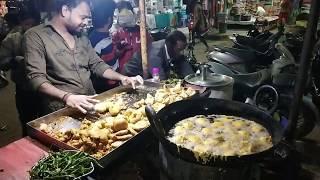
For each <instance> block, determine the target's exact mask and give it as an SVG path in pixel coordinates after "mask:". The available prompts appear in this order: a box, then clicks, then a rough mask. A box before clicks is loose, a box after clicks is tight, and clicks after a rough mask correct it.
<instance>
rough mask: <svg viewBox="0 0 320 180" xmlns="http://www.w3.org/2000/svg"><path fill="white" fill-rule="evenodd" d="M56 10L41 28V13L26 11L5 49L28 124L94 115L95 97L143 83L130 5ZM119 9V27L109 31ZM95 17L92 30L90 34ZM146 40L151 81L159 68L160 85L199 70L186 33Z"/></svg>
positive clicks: (0, 57)
mask: <svg viewBox="0 0 320 180" xmlns="http://www.w3.org/2000/svg"><path fill="white" fill-rule="evenodd" d="M51 8H52V10H51V19H50V20H49V21H48V22H46V23H42V24H39V22H40V19H39V18H40V16H39V14H38V13H36V12H35V11H28V10H27V9H25V10H21V11H20V12H19V16H18V17H19V24H18V25H17V26H16V27H14V28H12V29H14V30H11V31H10V33H9V34H8V35H7V36H6V37H5V39H4V40H3V41H2V43H1V47H0V68H1V70H9V69H11V72H12V75H11V78H12V80H13V82H15V85H16V89H15V90H16V91H15V93H16V107H17V109H18V113H19V119H20V121H21V123H22V124H23V125H24V126H25V124H26V123H27V122H28V121H31V120H33V119H35V118H37V117H39V116H43V115H45V114H48V113H51V112H53V111H56V110H58V109H60V108H63V107H65V106H69V107H73V108H77V109H78V110H79V111H81V112H83V113H87V112H88V111H91V110H92V109H93V107H94V104H95V103H97V102H98V101H97V100H96V99H95V98H94V97H95V95H96V93H101V92H104V91H106V90H109V89H111V88H114V87H116V86H118V85H120V84H123V85H132V86H133V87H134V86H136V85H137V84H141V83H143V81H144V79H143V78H142V77H141V75H142V62H141V61H142V59H141V53H140V46H141V42H140V27H139V25H138V24H137V18H136V17H137V16H136V15H135V12H134V11H133V8H132V6H131V4H130V3H128V2H121V3H118V4H116V3H115V2H113V1H104V0H96V1H94V2H93V3H91V2H90V0H55V1H54V5H52V7H51ZM115 9H118V11H119V13H118V17H117V22H118V27H117V28H116V31H114V32H113V33H110V28H111V27H112V26H113V24H114V23H113V22H114V11H115ZM90 18H92V24H93V27H92V29H90V30H89V32H88V33H83V32H84V29H85V28H86V27H88V25H89V19H90ZM147 42H148V43H147V44H148V71H149V76H148V77H144V78H145V79H148V78H151V73H152V69H153V68H158V69H159V73H160V74H159V75H160V79H161V80H164V79H167V78H169V77H170V76H171V75H172V74H175V75H176V76H178V77H184V76H186V75H188V74H191V73H194V72H193V70H192V68H191V66H190V64H188V63H187V62H186V60H185V58H184V56H183V51H184V49H185V48H186V46H187V38H186V36H185V35H184V34H183V33H182V32H180V31H173V32H171V33H170V34H169V35H168V36H167V38H166V39H165V40H161V41H155V42H153V41H152V38H151V36H150V35H149V36H148V41H147ZM24 133H25V132H24Z"/></svg>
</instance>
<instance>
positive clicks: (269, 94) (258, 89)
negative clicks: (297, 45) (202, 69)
mask: <svg viewBox="0 0 320 180" xmlns="http://www.w3.org/2000/svg"><path fill="white" fill-rule="evenodd" d="M275 48H276V49H277V51H279V53H280V54H281V56H280V58H279V59H277V60H275V61H274V62H273V64H272V65H271V67H270V68H265V69H262V70H259V71H256V72H253V73H243V72H239V71H236V70H234V69H232V67H230V66H228V65H226V64H223V63H221V62H208V65H210V66H211V68H210V70H211V71H212V72H214V73H218V74H224V75H228V76H231V77H233V78H234V80H235V84H234V89H235V90H234V97H233V99H234V100H237V101H241V102H246V103H249V104H252V105H254V106H257V107H258V108H260V109H262V110H264V111H266V112H268V113H269V114H270V115H272V116H274V118H275V119H277V120H278V121H279V122H280V123H281V124H282V126H283V128H286V127H287V125H288V119H287V117H288V116H289V112H290V103H291V102H292V100H293V89H294V83H295V79H296V72H297V71H296V68H297V66H298V65H297V63H296V62H295V60H294V58H293V56H292V54H291V53H290V52H289V50H288V49H287V48H285V47H284V46H283V45H281V44H277V45H276V46H275ZM316 122H320V115H319V111H318V110H317V107H316V105H315V104H314V103H313V101H312V97H311V96H310V95H309V94H306V95H305V96H304V97H303V99H302V108H301V112H300V113H299V118H298V125H297V131H296V136H297V137H303V136H305V135H307V134H308V133H309V132H311V131H312V129H313V128H314V126H315V123H316Z"/></svg>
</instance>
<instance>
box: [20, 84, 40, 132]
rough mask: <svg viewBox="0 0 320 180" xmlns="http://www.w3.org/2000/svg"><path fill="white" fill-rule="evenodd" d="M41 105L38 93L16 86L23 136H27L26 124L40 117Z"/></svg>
mask: <svg viewBox="0 0 320 180" xmlns="http://www.w3.org/2000/svg"><path fill="white" fill-rule="evenodd" d="M40 104H41V102H40V98H39V95H38V93H36V92H33V91H28V90H24V89H22V88H20V87H18V86H16V107H17V110H18V113H19V120H20V122H21V125H22V132H23V136H26V135H27V131H26V127H27V126H26V123H28V122H29V121H32V120H34V119H36V118H38V117H39V113H40V106H41V105H40Z"/></svg>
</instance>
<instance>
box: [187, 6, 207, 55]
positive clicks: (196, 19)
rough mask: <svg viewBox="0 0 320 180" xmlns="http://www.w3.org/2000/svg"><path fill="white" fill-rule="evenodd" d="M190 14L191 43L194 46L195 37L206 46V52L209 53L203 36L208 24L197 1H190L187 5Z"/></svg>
mask: <svg viewBox="0 0 320 180" xmlns="http://www.w3.org/2000/svg"><path fill="white" fill-rule="evenodd" d="M188 6H189V7H188V10H189V14H190V22H189V32H191V33H190V34H191V41H192V44H193V46H194V44H195V38H196V36H197V37H198V38H199V39H200V41H201V42H202V43H203V44H204V45H205V46H206V51H209V46H208V43H207V41H206V40H205V37H204V35H205V34H206V33H207V32H208V31H209V28H208V23H207V20H206V17H205V15H204V12H203V9H202V4H201V3H200V2H198V0H191V1H190V3H189V5H188Z"/></svg>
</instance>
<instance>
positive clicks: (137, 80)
mask: <svg viewBox="0 0 320 180" xmlns="http://www.w3.org/2000/svg"><path fill="white" fill-rule="evenodd" d="M121 83H122V84H123V85H125V86H126V85H129V84H131V85H132V88H133V89H135V88H136V84H137V83H138V84H143V78H142V77H141V76H139V75H138V76H135V77H128V76H124V77H123V78H122V79H121Z"/></svg>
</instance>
